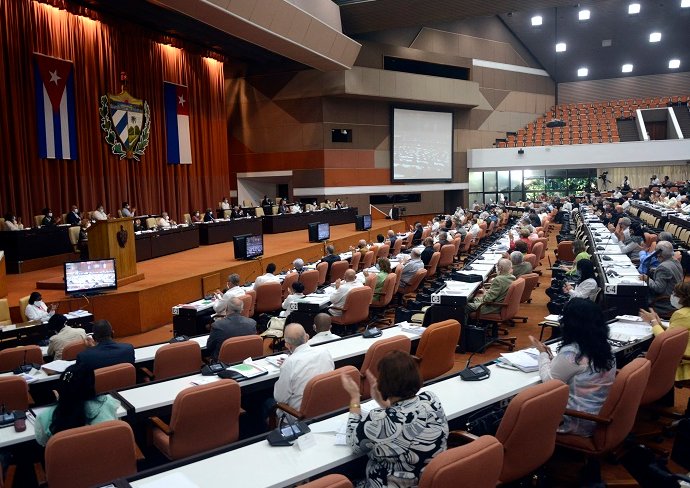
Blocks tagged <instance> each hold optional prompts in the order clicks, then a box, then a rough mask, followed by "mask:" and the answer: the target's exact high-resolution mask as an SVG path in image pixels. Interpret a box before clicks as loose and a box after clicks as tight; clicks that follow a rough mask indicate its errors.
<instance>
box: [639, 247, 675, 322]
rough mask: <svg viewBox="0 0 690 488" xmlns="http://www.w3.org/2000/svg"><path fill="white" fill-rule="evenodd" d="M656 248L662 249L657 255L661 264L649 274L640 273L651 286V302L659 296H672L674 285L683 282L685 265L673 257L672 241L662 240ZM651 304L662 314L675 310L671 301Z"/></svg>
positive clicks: (668, 313)
mask: <svg viewBox="0 0 690 488" xmlns="http://www.w3.org/2000/svg"><path fill="white" fill-rule="evenodd" d="M656 249H657V251H660V253H659V255H658V257H657V259H659V266H657V268H656V269H655V270H653V271H651V272H650V273H651V274H650V275H649V276H648V275H640V279H641V280H642V281H646V282H647V286H648V287H649V298H650V302H653V301H654V299H655V298H657V297H661V296H670V295H671V294H672V293H673V289H674V287H675V286H676V285H677V284H678V283H682V282H683V267H682V266H681V264H680V262H679V261H678V260H676V259H673V246H672V245H671V243H670V242H666V241H661V242H659V243H658V244H657V245H656ZM650 305H651V306H652V307H654V310H655V311H656V312H657V313H658V314H660V315H662V316H668V315H670V314H671V313H672V312H674V311H675V308H674V307H673V306H672V305H671V303H670V301H665V300H660V301H658V302H654V303H650Z"/></svg>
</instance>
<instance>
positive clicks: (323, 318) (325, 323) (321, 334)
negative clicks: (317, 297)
mask: <svg viewBox="0 0 690 488" xmlns="http://www.w3.org/2000/svg"><path fill="white" fill-rule="evenodd" d="M314 331H316V334H315V335H314V337H312V338H311V339H309V341H308V344H309V345H310V346H313V345H315V344H321V343H322V342H328V341H333V340H335V339H340V336H339V335H337V334H334V333H333V332H331V316H330V315H328V314H327V313H320V314H317V315H316V317H314Z"/></svg>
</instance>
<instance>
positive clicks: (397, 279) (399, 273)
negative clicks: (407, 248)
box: [394, 265, 403, 293]
mask: <svg viewBox="0 0 690 488" xmlns="http://www.w3.org/2000/svg"><path fill="white" fill-rule="evenodd" d="M402 270H403V266H402V265H398V266H396V267H395V271H394V272H395V292H397V291H398V289H399V288H400V280H401V278H402ZM395 292H394V293H395Z"/></svg>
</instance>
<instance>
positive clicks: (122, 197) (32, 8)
mask: <svg viewBox="0 0 690 488" xmlns="http://www.w3.org/2000/svg"><path fill="white" fill-rule="evenodd" d="M51 3H52V4H53V5H57V6H58V7H64V8H56V7H54V6H52V5H48V4H45V3H39V2H35V1H31V0H0V43H1V46H0V67H1V69H2V74H1V75H0V76H1V77H2V80H0V81H1V82H2V83H1V86H0V90H1V92H0V93H1V94H2V105H3V108H2V111H0V147H1V150H2V156H0V161H2V163H0V166H2V170H1V171H0V205H1V208H0V211H2V212H3V213H4V212H7V211H15V212H16V213H17V215H20V216H22V217H23V220H24V222H25V223H29V222H31V221H32V219H31V216H33V215H38V214H40V212H41V209H42V208H43V207H45V206H49V207H51V208H52V209H53V212H55V213H56V214H58V213H64V212H68V211H69V208H70V206H71V205H72V204H76V205H78V206H79V208H80V209H81V210H86V211H88V210H93V209H95V208H96V205H97V204H99V203H102V204H103V205H104V206H105V208H106V210H107V211H108V212H110V213H111V214H112V215H113V216H117V209H118V208H120V204H121V203H122V202H123V201H129V202H130V204H131V206H133V207H136V208H137V211H138V213H159V212H162V211H164V210H165V211H167V212H169V213H170V215H171V217H172V218H173V219H176V220H178V221H179V220H181V218H182V215H183V214H184V213H186V212H189V211H190V210H193V209H203V208H206V207H214V208H215V206H216V204H217V202H218V201H220V199H221V198H222V197H223V196H228V192H229V189H230V187H231V184H230V168H229V164H228V144H227V122H226V116H225V95H224V80H223V63H222V62H219V61H216V60H213V59H210V58H208V57H204V55H203V54H205V53H200V52H196V51H198V49H197V48H196V46H193V45H187V44H185V43H184V42H182V41H177V40H175V41H174V43H175V44H176V46H178V47H172V46H170V45H167V44H164V43H170V42H173V41H171V40H169V39H166V38H164V37H163V36H160V35H157V34H155V33H152V32H150V31H148V30H147V29H145V28H143V27H140V26H137V25H133V24H128V23H125V22H124V21H121V20H118V19H114V18H111V17H108V16H107V15H105V14H100V13H97V12H94V11H92V10H89V9H86V8H84V7H78V6H73V5H70V4H69V3H66V2H64V1H63V0H53V1H52V2H51ZM34 52H37V53H41V54H45V55H48V56H53V57H57V58H62V59H66V60H70V61H72V62H73V63H74V83H75V84H74V91H75V98H76V126H77V150H78V160H55V159H40V158H39V156H38V142H37V125H36V115H35V111H36V109H35V96H34V88H33V87H34V85H33V82H34V79H33V69H34V68H33V55H32V53H34ZM121 71H125V72H126V73H127V75H128V78H129V80H128V86H127V90H128V91H129V93H130V94H131V95H132V96H134V97H136V98H139V99H143V100H145V101H146V102H148V104H149V107H150V109H151V132H150V142H149V145H148V148H147V149H146V152H145V154H144V155H143V156H142V157H141V161H140V162H137V161H136V160H127V159H123V160H120V159H119V158H118V157H117V156H115V155H113V154H112V153H111V151H110V146H109V145H108V144H107V143H106V142H105V140H104V133H103V131H102V130H101V128H100V119H99V113H98V109H99V105H100V97H101V96H102V95H105V94H107V93H112V94H117V93H119V92H120V88H121V86H120V72H121ZM163 81H170V82H173V83H178V84H182V85H187V86H188V87H189V98H190V100H189V103H190V105H189V107H190V115H189V125H190V137H191V146H192V160H193V163H192V164H191V165H168V164H167V162H166V157H167V156H166V140H165V123H164V105H163Z"/></svg>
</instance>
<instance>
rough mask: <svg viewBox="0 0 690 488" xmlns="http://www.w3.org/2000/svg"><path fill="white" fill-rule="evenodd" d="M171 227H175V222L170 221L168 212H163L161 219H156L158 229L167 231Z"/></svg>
mask: <svg viewBox="0 0 690 488" xmlns="http://www.w3.org/2000/svg"><path fill="white" fill-rule="evenodd" d="M173 225H175V222H174V221H172V220H170V216H169V215H168V212H163V213H162V214H161V218H160V219H158V227H160V228H161V229H169V228H170V227H172V226H173Z"/></svg>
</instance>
